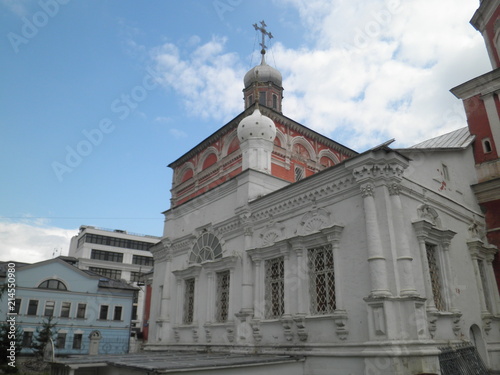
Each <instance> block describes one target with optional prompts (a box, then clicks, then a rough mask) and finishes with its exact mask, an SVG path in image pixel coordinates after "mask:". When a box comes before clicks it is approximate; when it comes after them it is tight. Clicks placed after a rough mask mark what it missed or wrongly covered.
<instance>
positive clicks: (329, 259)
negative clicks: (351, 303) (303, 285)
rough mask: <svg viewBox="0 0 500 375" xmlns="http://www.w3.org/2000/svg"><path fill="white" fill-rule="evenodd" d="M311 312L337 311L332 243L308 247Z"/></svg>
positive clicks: (327, 312) (317, 313) (320, 313)
mask: <svg viewBox="0 0 500 375" xmlns="http://www.w3.org/2000/svg"><path fill="white" fill-rule="evenodd" d="M308 262H309V295H310V298H311V314H313V315H323V314H330V313H333V312H334V311H335V273H334V269H333V248H332V245H331V244H329V245H325V246H321V247H317V248H313V249H308Z"/></svg>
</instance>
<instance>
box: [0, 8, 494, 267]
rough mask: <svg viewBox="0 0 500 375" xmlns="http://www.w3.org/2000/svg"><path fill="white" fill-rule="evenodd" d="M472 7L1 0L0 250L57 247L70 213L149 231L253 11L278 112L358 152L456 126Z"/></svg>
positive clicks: (220, 108)
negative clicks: (278, 87)
mask: <svg viewBox="0 0 500 375" xmlns="http://www.w3.org/2000/svg"><path fill="white" fill-rule="evenodd" d="M478 5H479V1H477V0H461V1H456V0H441V1H439V2H436V1H435V0H253V1H249V0H182V1H180V0H179V1H159V0H157V1H156V0H151V1H147V2H142V1H132V0H109V1H100V0H99V1H98V0H88V1H77V0H0V17H1V18H0V35H1V36H2V39H1V43H0V54H1V56H2V59H0V72H1V73H0V74H1V75H2V77H1V80H2V85H1V86H0V90H1V98H0V100H1V103H2V111H1V112H0V128H1V131H2V135H1V136H0V168H1V171H2V180H1V181H2V184H1V185H0V197H1V198H0V199H1V201H0V260H18V261H28V262H34V261H39V260H43V259H48V258H51V257H52V256H54V255H55V254H67V251H68V246H69V239H70V238H71V236H73V235H75V234H76V233H77V229H78V227H79V226H80V225H83V224H85V225H95V226H99V227H104V228H110V229H124V230H127V231H130V232H136V233H144V234H150V235H158V236H159V235H161V233H162V230H163V229H162V228H163V216H162V215H161V212H162V211H164V210H166V209H168V208H169V205H170V203H169V199H170V192H169V189H170V182H171V171H170V170H169V168H167V164H169V163H170V162H171V161H173V160H175V159H177V158H178V157H179V156H181V155H182V154H184V153H185V152H186V151H188V150H189V149H190V148H191V147H193V146H195V145H196V144H197V143H199V142H200V141H202V140H203V139H204V138H206V137H207V136H209V135H210V134H212V133H213V132H215V131H216V130H217V129H218V128H219V127H221V126H222V125H224V124H225V123H226V122H227V121H229V120H230V119H231V118H233V117H235V116H236V115H238V114H239V113H240V112H241V111H242V109H243V100H242V92H241V90H242V88H243V76H244V74H245V72H246V71H247V70H249V69H250V68H251V67H252V66H254V65H256V64H257V63H258V62H259V57H258V50H259V45H258V43H259V39H258V35H257V33H256V31H255V30H254V28H253V27H252V24H254V23H255V22H258V21H261V20H265V21H266V23H267V25H268V30H269V31H271V32H272V34H273V35H274V38H273V39H272V40H271V42H270V43H268V44H269V47H270V48H269V51H268V55H267V61H268V63H269V64H271V65H273V66H275V67H276V68H277V69H279V70H280V71H281V73H282V75H283V86H284V88H285V98H284V101H283V113H284V114H285V115H286V116H288V117H291V118H293V119H295V120H297V121H298V122H300V123H302V124H304V125H306V126H308V127H310V128H312V129H314V130H316V131H319V132H321V133H323V134H325V135H326V136H328V137H331V138H333V139H335V140H336V141H338V142H340V143H343V144H345V145H346V146H348V147H350V148H352V149H355V150H357V151H364V150H366V149H367V148H370V147H372V146H374V145H376V144H379V143H381V142H384V141H386V140H388V139H391V138H395V139H396V143H394V145H395V146H396V147H405V146H409V145H412V144H415V143H418V142H420V141H422V140H424V139H427V138H431V137H433V136H436V135H440V134H443V133H446V132H448V131H451V130H454V129H457V128H460V127H463V126H465V125H466V122H465V115H464V112H463V109H462V104H461V102H460V101H459V100H458V99H456V98H454V97H453V95H452V94H450V92H449V89H450V88H452V87H454V86H457V85H459V84H461V83H463V82H465V81H467V80H469V79H471V78H473V77H475V76H477V75H479V74H482V73H484V72H486V71H488V70H489V69H490V65H489V62H488V58H487V55H486V51H485V48H484V44H483V40H482V37H481V35H480V34H479V33H478V32H477V31H476V30H474V29H473V27H472V26H471V25H470V24H469V20H470V18H471V17H472V15H473V14H474V11H475V10H476V9H477V7H478Z"/></svg>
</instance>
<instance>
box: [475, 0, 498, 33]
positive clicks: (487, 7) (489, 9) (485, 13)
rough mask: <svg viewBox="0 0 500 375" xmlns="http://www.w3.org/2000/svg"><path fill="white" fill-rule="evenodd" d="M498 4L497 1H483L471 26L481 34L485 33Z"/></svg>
mask: <svg viewBox="0 0 500 375" xmlns="http://www.w3.org/2000/svg"><path fill="white" fill-rule="evenodd" d="M497 6H498V3H497V2H496V1H486V0H482V1H481V4H480V5H479V8H478V9H477V10H476V12H475V13H474V15H473V16H472V19H471V20H470V24H471V25H472V26H474V28H475V29H476V30H477V31H479V32H481V33H482V32H484V29H485V28H486V24H487V23H488V22H489V21H490V20H491V17H492V16H493V13H494V12H495V9H496V8H497Z"/></svg>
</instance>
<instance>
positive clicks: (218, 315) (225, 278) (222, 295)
mask: <svg viewBox="0 0 500 375" xmlns="http://www.w3.org/2000/svg"><path fill="white" fill-rule="evenodd" d="M216 275H217V280H216V282H217V300H216V301H217V303H216V308H217V310H216V312H215V320H216V321H217V322H219V323H222V322H226V321H227V318H228V311H229V285H230V282H231V275H230V272H229V271H222V272H217V273H216Z"/></svg>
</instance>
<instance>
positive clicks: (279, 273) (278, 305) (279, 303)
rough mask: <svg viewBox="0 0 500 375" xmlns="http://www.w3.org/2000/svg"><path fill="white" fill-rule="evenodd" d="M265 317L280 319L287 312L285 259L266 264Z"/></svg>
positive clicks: (268, 261) (269, 261)
mask: <svg viewBox="0 0 500 375" xmlns="http://www.w3.org/2000/svg"><path fill="white" fill-rule="evenodd" d="M265 273H266V276H265V296H266V304H265V314H264V315H265V317H266V318H267V319H274V318H280V317H281V316H282V315H283V314H284V312H285V294H284V285H285V264H284V259H283V257H278V258H274V259H269V260H266V262H265Z"/></svg>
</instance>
